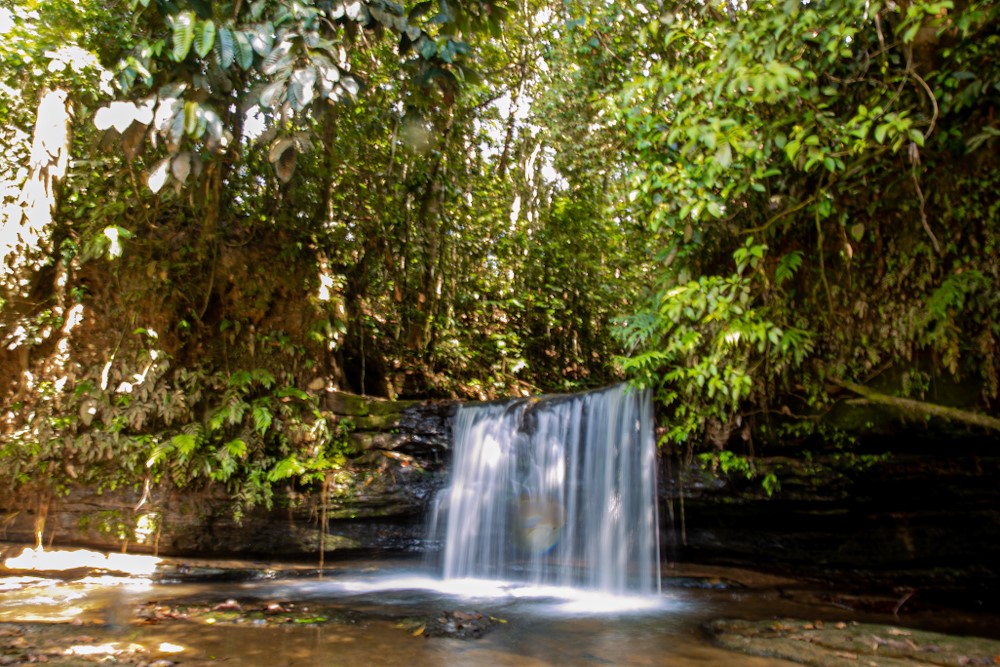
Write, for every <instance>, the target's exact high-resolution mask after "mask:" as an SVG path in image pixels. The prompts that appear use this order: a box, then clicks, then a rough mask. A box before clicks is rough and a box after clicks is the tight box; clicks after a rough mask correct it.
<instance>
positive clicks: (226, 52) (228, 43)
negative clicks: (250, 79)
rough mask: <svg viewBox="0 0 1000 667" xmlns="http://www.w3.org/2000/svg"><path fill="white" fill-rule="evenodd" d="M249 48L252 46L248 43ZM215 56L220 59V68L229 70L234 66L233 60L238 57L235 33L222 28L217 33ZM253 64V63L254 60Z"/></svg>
mask: <svg viewBox="0 0 1000 667" xmlns="http://www.w3.org/2000/svg"><path fill="white" fill-rule="evenodd" d="M247 46H250V43H249V42H247ZM215 55H216V57H217V58H218V61H219V67H221V68H222V69H228V68H229V66H230V65H232V64H233V59H234V58H235V57H236V40H235V38H234V37H233V31H232V30H230V29H229V28H225V27H222V28H219V29H218V30H217V31H216V34H215ZM251 58H252V56H251ZM251 62H253V60H252V59H251ZM244 69H245V68H244Z"/></svg>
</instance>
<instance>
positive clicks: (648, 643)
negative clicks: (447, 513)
mask: <svg viewBox="0 0 1000 667" xmlns="http://www.w3.org/2000/svg"><path fill="white" fill-rule="evenodd" d="M255 567H257V566H255ZM173 572H175V573H179V575H181V576H178V577H173V576H172V575H171V574H170V573H169V572H167V573H166V574H160V575H158V576H159V578H160V581H154V580H150V579H144V578H141V577H108V576H105V577H93V576H90V577H84V578H78V579H74V580H67V579H47V578H43V577H25V576H20V577H15V576H9V577H4V578H0V647H6V648H4V649H3V651H2V652H0V653H2V654H4V655H6V656H8V657H10V656H14V655H15V654H17V655H20V656H21V657H25V656H28V655H30V649H31V648H32V647H33V646H34V647H35V649H36V650H37V651H36V652H37V653H38V654H39V655H46V656H47V660H48V662H49V663H50V664H82V663H84V662H96V661H98V660H102V659H105V660H107V659H109V658H111V659H113V661H114V662H117V663H118V664H122V663H126V664H133V665H157V666H158V667H165V666H166V665H168V664H177V665H202V664H217V663H227V664H234V665H262V666H263V665H267V666H271V665H316V666H317V667H318V666H321V665H322V666H323V667H333V666H337V665H387V666H391V665H400V666H403V667H420V666H422V665H435V666H438V665H449V666H450V665H463V666H465V665H467V666H477V665H483V666H484V667H485V666H487V665H489V666H493V665H518V666H531V665H538V666H541V665H584V666H585V665H639V666H641V665H671V666H673V667H687V666H693V665H734V666H743V665H745V666H759V667H768V666H773V667H777V666H780V665H790V664H792V663H789V662H785V661H783V660H777V659H771V658H763V657H751V656H745V655H742V654H738V653H733V652H730V651H728V650H724V649H721V648H717V647H715V646H713V644H712V643H711V641H710V639H709V637H708V635H707V634H706V633H705V632H704V631H703V629H702V626H703V625H704V624H705V623H706V622H708V621H710V620H712V619H717V618H743V619H748V620H762V619H779V618H798V619H811V620H812V621H814V622H815V621H818V622H820V624H822V623H824V622H826V623H838V622H841V623H842V622H851V621H867V622H875V623H886V624H896V625H899V626H900V627H905V626H907V625H910V626H913V627H924V628H930V629H935V630H941V631H946V632H956V633H959V634H972V635H980V636H993V637H996V636H997V635H1000V626H998V625H997V623H996V621H997V619H996V618H992V617H988V616H985V615H976V614H969V613H959V612H947V613H944V612H941V611H936V612H923V613H915V614H911V615H906V614H903V615H901V616H894V615H892V614H887V613H883V614H875V613H861V612H859V611H856V610H855V611H852V610H849V609H847V608H845V607H846V605H844V604H843V603H840V602H837V601H836V598H833V597H830V596H829V595H826V594H823V593H822V592H817V591H811V590H809V589H807V588H803V587H801V586H798V585H797V584H795V582H792V581H791V580H786V581H783V580H781V579H778V578H773V577H772V578H767V577H763V578H761V577H759V576H758V575H752V574H749V573H741V572H736V571H711V572H708V573H707V574H706V573H705V572H701V573H695V576H684V577H680V576H675V575H676V574H677V573H673V574H674V576H670V575H671V573H668V576H667V577H665V578H664V583H665V586H664V590H663V593H662V594H660V595H657V596H653V597H648V596H647V597H643V598H631V599H629V598H606V597H599V596H588V595H583V594H579V593H573V592H570V591H564V590H558V589H537V588H529V587H520V586H513V585H509V584H499V583H495V582H492V583H491V582H458V583H449V584H448V585H444V584H443V583H442V582H441V581H440V580H437V579H435V578H434V577H432V576H430V575H429V574H428V572H427V571H426V570H422V569H421V568H420V566H419V564H414V563H413V562H412V561H408V562H402V561H378V562H353V563H346V564H339V565H337V566H336V567H335V568H332V569H330V570H328V571H327V572H326V573H325V576H324V577H323V578H322V579H319V578H317V577H316V576H315V573H307V572H303V571H297V570H294V569H291V570H288V569H281V568H273V567H270V566H259V569H254V570H252V573H253V574H252V575H251V576H253V577H254V580H252V581H225V579H226V578H227V575H226V572H227V570H225V569H218V568H214V569H213V568H207V569H206V568H204V567H202V566H196V567H194V568H190V567H188V566H186V565H184V564H181V565H179V566H175V567H174V569H173ZM199 572H202V573H204V572H207V573H209V575H210V576H204V577H202V578H203V579H205V580H204V581H201V582H198V581H191V579H197V578H198V574H199ZM239 572H240V577H246V576H247V570H246V569H242V570H239ZM182 576H183V577H186V578H187V579H188V580H187V581H181V580H180V579H181V578H182ZM755 577H756V578H755ZM230 578H232V577H230ZM741 578H742V579H743V582H742V583H740V582H739V580H740V579H741ZM824 600H833V603H826V602H824ZM467 618H468V619H474V618H478V619H480V620H479V621H478V622H480V623H481V626H482V627H481V628H480V629H481V631H482V636H481V637H479V638H474V639H473V638H465V639H462V638H456V637H457V636H458V635H459V634H461V633H457V634H452V633H450V632H449V631H448V628H446V626H448V624H449V623H450V624H451V626H452V628H451V629H454V628H453V626H454V624H455V619H459V625H461V623H462V621H461V619H467ZM444 621H447V623H444ZM476 634H478V632H477V633H476ZM5 642H6V643H5ZM18 646H19V647H20V648H18ZM15 649H17V650H15ZM102 651H103V653H102ZM157 661H168V662H159V663H158V662H157ZM0 664H12V662H11V661H8V662H4V661H3V660H0Z"/></svg>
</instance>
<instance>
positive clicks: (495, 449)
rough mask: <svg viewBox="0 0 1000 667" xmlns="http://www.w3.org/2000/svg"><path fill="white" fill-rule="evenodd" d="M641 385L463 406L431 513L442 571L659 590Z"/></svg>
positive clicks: (648, 423)
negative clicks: (445, 482) (447, 476)
mask: <svg viewBox="0 0 1000 667" xmlns="http://www.w3.org/2000/svg"><path fill="white" fill-rule="evenodd" d="M657 525H658V520H657V509H656V450H655V442H654V437H653V415H652V402H651V398H650V395H649V392H646V391H639V390H635V389H632V388H630V387H628V386H627V385H624V384H622V385H616V386H614V387H611V388H608V389H604V390H601V391H595V392H589V393H585V394H577V395H570V396H553V397H544V398H540V399H536V398H533V399H518V400H513V401H510V402H506V403H487V404H481V405H465V406H462V407H461V408H459V411H458V413H457V415H456V417H455V423H454V457H453V463H452V473H451V480H450V485H449V486H448V487H447V488H446V489H444V490H443V491H442V492H441V494H440V495H439V497H438V499H437V501H436V504H435V508H434V509H433V511H432V519H431V524H430V531H431V536H432V537H434V538H438V539H439V540H440V541H441V543H442V544H443V545H444V547H443V551H442V553H441V571H442V574H443V576H444V578H445V580H446V581H447V580H459V579H490V580H501V581H512V582H519V583H527V584H533V585H544V586H557V587H568V588H579V589H585V590H590V591H597V592H601V593H606V594H612V595H646V594H655V593H658V592H659V585H660V584H659V582H660V576H659V539H658V536H657Z"/></svg>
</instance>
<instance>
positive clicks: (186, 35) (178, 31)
mask: <svg viewBox="0 0 1000 667" xmlns="http://www.w3.org/2000/svg"><path fill="white" fill-rule="evenodd" d="M194 24H195V19H194V12H191V11H183V12H181V13H180V14H178V15H177V16H175V17H174V25H173V39H174V49H173V51H172V55H173V57H174V60H176V61H177V62H181V61H182V60H184V59H185V58H187V54H188V52H189V51H190V50H191V44H192V42H194Z"/></svg>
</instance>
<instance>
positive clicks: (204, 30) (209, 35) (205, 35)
mask: <svg viewBox="0 0 1000 667" xmlns="http://www.w3.org/2000/svg"><path fill="white" fill-rule="evenodd" d="M213 44H215V24H214V23H213V22H212V21H198V23H197V25H196V26H195V31H194V52H195V53H197V54H198V57H200V58H204V57H205V56H207V55H208V54H209V53H210V52H211V51H212V45H213Z"/></svg>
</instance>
